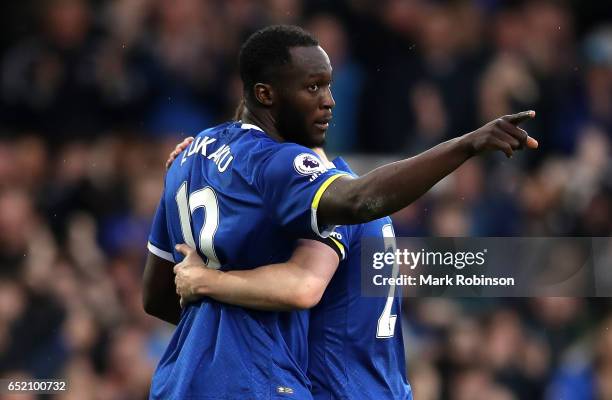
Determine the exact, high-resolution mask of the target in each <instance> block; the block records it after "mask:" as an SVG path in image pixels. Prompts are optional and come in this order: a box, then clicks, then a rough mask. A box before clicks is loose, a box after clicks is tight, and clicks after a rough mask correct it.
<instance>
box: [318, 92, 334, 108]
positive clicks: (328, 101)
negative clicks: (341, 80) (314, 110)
mask: <svg viewBox="0 0 612 400" xmlns="http://www.w3.org/2000/svg"><path fill="white" fill-rule="evenodd" d="M321 106H322V107H323V108H325V109H329V110H331V109H332V108H334V107H335V106H336V101H335V100H334V96H333V95H332V92H331V89H330V88H328V89H327V90H326V91H325V93H324V94H323V99H322V102H321Z"/></svg>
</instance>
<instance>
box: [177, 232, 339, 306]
mask: <svg viewBox="0 0 612 400" xmlns="http://www.w3.org/2000/svg"><path fill="white" fill-rule="evenodd" d="M177 250H179V251H180V252H181V253H183V254H184V255H185V259H184V260H183V261H182V262H181V263H179V264H177V265H176V266H175V267H174V272H175V283H176V291H177V293H179V294H180V295H181V298H182V301H183V302H187V303H188V302H191V301H194V300H196V299H199V298H201V297H203V296H208V297H211V298H213V299H215V300H217V301H220V302H223V303H228V304H233V305H237V306H241V307H245V308H252V309H257V310H265V311H286V310H294V309H306V308H311V307H314V306H315V305H316V304H317V303H318V302H319V301H320V300H321V297H322V296H323V292H324V291H325V288H326V287H327V284H328V283H329V281H330V280H331V278H332V276H333V274H334V272H335V271H336V269H337V267H338V263H339V257H338V254H337V253H336V252H335V251H334V250H333V249H332V248H331V247H330V246H328V245H326V244H324V243H321V242H318V241H314V240H299V241H298V245H297V247H296V249H295V250H294V252H293V254H292V255H291V258H290V259H289V260H288V261H287V262H284V263H279V264H270V265H265V266H261V267H258V268H254V269H250V270H240V271H227V272H223V271H219V270H213V269H209V268H206V267H205V266H204V262H203V261H202V259H201V258H200V257H199V256H198V254H197V252H196V251H195V250H194V249H192V248H190V247H189V246H187V245H178V246H177Z"/></svg>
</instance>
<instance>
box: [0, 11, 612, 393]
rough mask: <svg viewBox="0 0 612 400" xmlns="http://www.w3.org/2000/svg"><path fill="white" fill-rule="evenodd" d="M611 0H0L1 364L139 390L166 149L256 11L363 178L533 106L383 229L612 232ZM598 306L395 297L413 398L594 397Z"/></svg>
mask: <svg viewBox="0 0 612 400" xmlns="http://www.w3.org/2000/svg"><path fill="white" fill-rule="evenodd" d="M606 3H607V2H604V1H601V2H600V1H590V2H584V1H578V0H574V1H569V0H568V1H533V2H532V1H508V2H507V1H501V0H499V1H498V0H479V1H448V2H445V1H425V0H353V1H349V0H344V1H342V0H338V1H331V0H330V1H321V0H319V1H317V0H313V1H300V0H261V1H254V0H227V1H221V0H216V1H213V0H115V1H102V0H97V1H85V0H21V1H19V2H3V4H2V6H0V7H2V12H0V21H1V22H2V28H1V29H2V35H0V51H1V58H0V74H1V77H0V116H1V119H0V377H3V378H7V377H38V378H49V377H65V378H66V379H67V380H68V381H69V386H70V391H69V392H67V393H66V394H65V395H62V396H57V398H61V399H100V400H106V399H118V400H119V399H120V400H123V399H125V400H128V399H142V398H144V397H145V396H146V393H147V389H148V385H149V381H150V377H151V374H152V371H153V369H154V367H155V365H156V362H157V360H158V359H159V357H160V355H161V353H162V352H163V350H164V348H165V345H166V343H167V341H168V338H169V336H170V334H171V332H172V328H171V327H170V326H168V325H166V324H164V323H162V322H159V321H157V320H155V319H154V318H152V317H149V316H147V315H145V313H144V311H143V309H142V305H141V288H140V279H141V274H142V269H143V261H144V255H145V252H146V248H145V243H146V238H147V235H148V230H149V226H150V221H151V217H152V214H153V212H154V209H155V207H156V204H157V201H158V198H159V195H160V193H161V189H162V178H163V174H164V168H163V164H164V161H165V159H166V156H167V154H168V153H169V151H170V150H171V149H172V148H173V147H174V144H175V143H176V142H177V141H179V140H180V139H182V138H183V137H185V136H188V135H194V134H196V133H197V132H199V131H200V130H202V129H203V128H205V127H208V126H211V125H213V124H215V123H218V122H222V121H224V120H227V119H229V118H230V117H231V116H232V114H233V111H234V109H235V107H236V105H237V104H238V102H239V99H240V93H241V85H240V82H239V78H238V74H237V68H236V64H237V52H238V49H239V46H240V44H241V42H242V41H243V40H244V39H245V38H246V37H248V35H249V34H250V33H252V32H253V31H254V30H256V29H258V28H260V27H263V26H265V25H268V24H273V23H295V24H300V25H301V26H303V27H305V28H307V29H309V30H310V31H311V32H313V33H314V34H315V35H316V36H317V37H318V38H319V40H320V42H321V44H322V46H323V47H324V48H325V49H326V50H327V52H328V53H329V55H330V57H331V61H332V64H333V66H334V83H333V93H334V96H335V99H336V103H337V107H336V109H335V112H334V115H335V117H334V121H333V124H332V125H333V126H332V127H331V128H330V132H329V140H328V150H329V152H330V153H332V154H342V155H344V156H346V158H347V159H348V160H349V162H350V163H351V164H352V165H353V167H354V168H355V170H357V171H359V172H365V171H367V170H369V169H370V168H372V167H374V166H376V165H378V164H380V163H382V162H383V161H388V160H393V159H399V158H403V157H407V156H410V155H414V154H416V153H418V152H420V151H422V150H424V149H426V148H428V147H430V146H432V145H434V144H436V143H438V142H440V141H443V140H445V139H448V138H451V137H454V136H457V135H460V134H463V133H466V132H469V131H471V130H473V129H475V128H477V127H478V126H480V125H482V124H484V123H485V122H487V121H489V120H491V119H493V118H496V117H497V116H500V115H503V114H509V113H513V112H517V111H521V110H525V109H534V110H536V111H537V118H536V119H535V120H534V121H531V122H529V123H528V124H526V129H527V130H528V131H529V132H531V134H532V136H534V137H535V138H537V139H538V140H539V142H540V148H539V149H538V150H537V151H530V152H528V153H524V154H516V155H515V157H514V158H513V159H512V160H506V159H505V158H504V157H503V155H501V154H499V155H491V156H489V157H484V158H479V159H474V160H471V161H469V162H468V163H466V164H465V165H464V166H462V167H461V168H460V169H459V170H458V171H457V172H456V173H454V174H453V175H452V176H451V177H449V178H447V179H445V180H444V181H442V182H441V183H440V184H439V185H437V186H436V187H435V188H434V190H432V191H431V192H430V193H429V194H428V195H426V196H424V197H423V198H422V199H420V200H419V201H417V202H416V203H414V204H413V205H412V206H410V207H408V208H406V209H405V210H403V211H401V212H399V213H398V214H397V215H395V216H394V221H395V227H396V233H397V234H398V235H406V236H409V235H412V236H420V235H437V236H609V235H610V231H611V230H612V173H611V172H612V170H611V169H612V163H611V157H610V152H611V149H610V142H611V139H612V15H611V14H612V7H610V6H609V4H606ZM610 306H611V302H610V301H609V300H607V299H603V298H600V299H587V298H583V299H572V298H540V299H471V300H469V299H441V298H437V299H436V298H430V299H407V300H406V302H405V310H406V312H405V313H404V315H403V320H402V323H403V326H404V329H405V339H406V351H407V356H408V370H407V373H408V375H409V377H410V381H411V384H412V386H413V389H414V391H415V396H416V397H415V398H416V399H417V400H429V399H432V400H433V399H452V400H480V399H488V400H511V399H612V312H611V311H612V308H611V307H610ZM7 398H8V397H7ZM16 398H18V399H27V398H28V396H19V397H16ZM29 398H33V396H29Z"/></svg>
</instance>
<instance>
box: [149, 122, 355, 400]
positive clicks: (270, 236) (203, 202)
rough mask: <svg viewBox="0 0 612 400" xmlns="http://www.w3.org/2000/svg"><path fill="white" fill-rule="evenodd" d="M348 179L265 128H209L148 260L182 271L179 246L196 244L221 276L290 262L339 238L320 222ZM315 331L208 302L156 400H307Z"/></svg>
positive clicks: (193, 311)
mask: <svg viewBox="0 0 612 400" xmlns="http://www.w3.org/2000/svg"><path fill="white" fill-rule="evenodd" d="M342 175H346V173H344V172H342V171H339V170H335V169H329V170H328V169H326V168H324V167H323V164H322V163H321V161H320V160H319V159H318V157H317V156H316V155H315V153H313V152H312V151H311V150H309V149H307V148H305V147H302V146H299V145H296V144H292V143H279V142H276V141H274V140H273V139H271V138H270V137H269V136H268V135H266V134H265V133H264V132H262V131H261V130H260V129H259V128H257V127H256V126H253V125H248V124H241V123H238V122H229V123H225V124H222V125H219V126H217V127H214V128H210V129H208V130H205V131H203V132H202V133H200V134H199V135H198V136H197V137H196V139H195V141H194V142H193V143H192V144H191V145H190V146H189V148H188V149H186V150H185V151H184V152H183V153H182V154H181V155H180V156H179V158H178V159H177V160H176V161H175V162H174V163H173V164H172V166H171V168H170V170H169V171H168V174H167V176H166V181H165V187H164V193H163V195H162V198H161V200H160V203H159V206H158V210H157V212H156V215H155V218H154V221H153V226H152V229H151V235H150V237H149V244H148V248H149V251H151V252H152V253H154V254H156V255H157V256H159V257H162V258H164V259H167V260H169V261H171V262H178V261H179V260H180V257H181V256H180V254H179V253H178V252H176V251H175V250H174V246H175V245H176V244H177V243H187V244H189V245H190V246H192V247H195V248H197V249H198V251H199V253H200V255H202V256H203V257H204V259H205V260H206V262H207V265H208V267H209V268H220V269H222V270H232V269H245V268H254V267H257V266H260V265H265V264H270V263H277V262H284V261H286V260H287V259H288V258H289V257H290V255H291V253H292V251H293V249H294V247H295V242H296V239H297V238H313V239H316V238H320V237H326V236H327V235H329V233H330V232H331V231H332V230H333V228H334V227H319V226H317V219H316V212H317V206H318V202H319V199H320V197H321V195H322V193H323V191H324V190H325V188H327V186H328V185H329V184H330V183H331V182H333V180H335V179H336V178H338V177H340V176H342ZM338 250H340V248H338ZM307 329H308V313H307V312H297V311H295V312H258V311H252V310H246V309H243V308H240V307H234V306H230V305H226V304H221V303H218V302H216V301H213V300H211V299H208V298H205V299H204V300H202V301H199V302H196V303H193V304H190V305H189V306H188V307H187V308H186V309H185V310H184V311H183V314H182V316H181V321H180V323H179V325H178V326H177V328H176V331H175V332H174V335H173V336H172V339H171V341H170V344H169V346H168V348H167V349H166V351H165V353H164V355H163V356H162V359H161V360H160V363H159V365H158V367H157V369H156V371H155V374H154V376H153V381H152V385H151V398H155V399H158V398H159V399H268V398H282V399H287V398H288V397H287V396H290V397H291V398H295V399H303V398H304V399H308V398H310V397H311V395H310V391H309V389H310V381H309V379H308V378H307V376H306V368H307V362H308V349H307V344H306V342H307V334H308V331H307Z"/></svg>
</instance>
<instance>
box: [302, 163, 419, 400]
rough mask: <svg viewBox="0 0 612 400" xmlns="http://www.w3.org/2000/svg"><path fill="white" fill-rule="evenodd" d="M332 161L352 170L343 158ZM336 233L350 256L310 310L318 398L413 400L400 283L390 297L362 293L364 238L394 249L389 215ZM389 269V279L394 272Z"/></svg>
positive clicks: (313, 374) (379, 246)
mask: <svg viewBox="0 0 612 400" xmlns="http://www.w3.org/2000/svg"><path fill="white" fill-rule="evenodd" d="M334 164H335V165H336V167H337V168H338V169H340V170H343V171H347V172H350V173H351V174H352V172H351V170H350V169H349V167H348V165H347V164H346V163H345V162H344V160H342V159H341V158H337V159H335V160H334ZM332 235H334V236H335V238H336V239H337V240H339V241H340V242H341V243H342V245H343V246H344V248H345V251H346V258H345V259H344V261H341V263H340V265H339V266H338V270H337V271H336V273H335V274H334V276H333V278H332V280H331V282H330V283H329V285H328V287H327V289H326V290H325V293H324V294H323V298H322V299H321V301H320V302H319V304H318V305H317V306H316V307H314V308H313V309H312V310H311V316H310V336H309V352H310V359H309V366H308V375H309V377H310V378H311V380H312V384H313V389H312V394H313V396H314V398H315V399H317V400H323V399H326V400H329V399H347V400H353V399H360V400H368V399H371V400H411V399H412V392H411V389H410V386H409V385H408V383H407V380H406V374H405V369H406V364H405V359H404V344H403V338H402V330H401V326H400V324H401V293H400V292H401V287H396V288H395V289H394V290H393V292H391V289H390V291H389V293H388V297H362V296H361V252H362V248H361V244H362V239H363V238H368V240H372V241H375V242H376V246H377V249H376V251H381V252H384V251H386V250H389V248H393V249H394V248H395V237H394V232H393V226H392V224H391V219H390V218H388V217H387V218H381V219H378V220H375V221H371V222H368V223H366V224H361V225H351V226H341V227H339V228H338V229H336V232H334V233H333V234H332ZM366 259H371V257H366ZM386 273H387V274H388V276H389V277H390V276H391V275H392V273H393V271H391V270H390V269H388V270H386Z"/></svg>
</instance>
